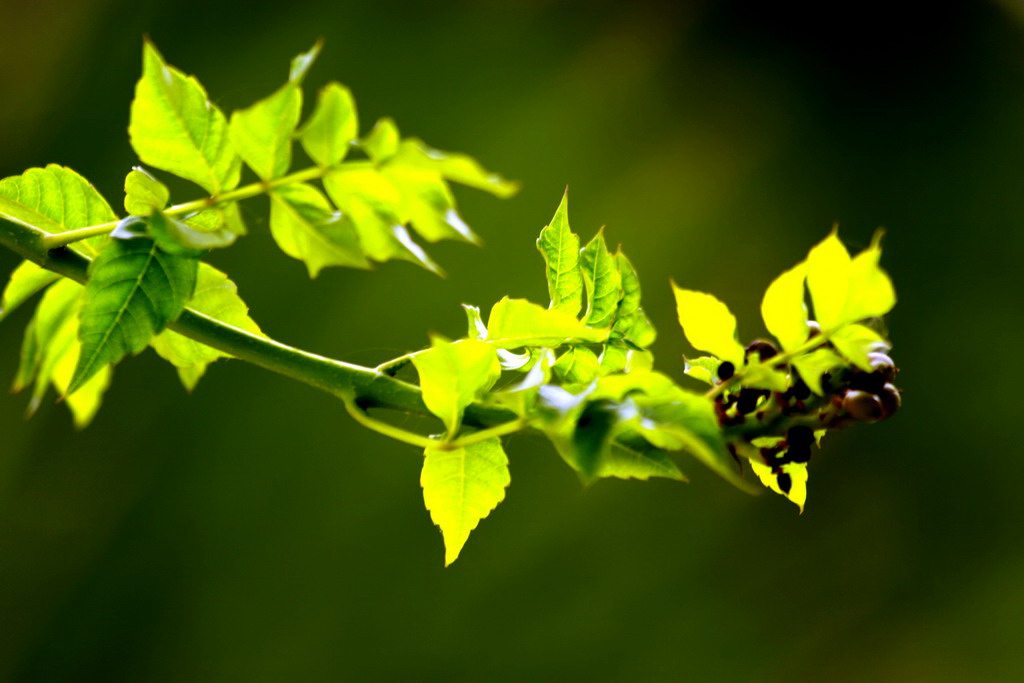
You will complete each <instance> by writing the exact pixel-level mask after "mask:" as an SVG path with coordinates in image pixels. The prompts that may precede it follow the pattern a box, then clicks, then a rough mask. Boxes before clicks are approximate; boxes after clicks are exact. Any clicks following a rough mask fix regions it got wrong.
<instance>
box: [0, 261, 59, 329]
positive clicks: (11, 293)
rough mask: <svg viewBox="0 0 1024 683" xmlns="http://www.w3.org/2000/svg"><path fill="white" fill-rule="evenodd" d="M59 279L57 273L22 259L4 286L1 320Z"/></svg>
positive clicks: (0, 303) (0, 305)
mask: <svg viewBox="0 0 1024 683" xmlns="http://www.w3.org/2000/svg"><path fill="white" fill-rule="evenodd" d="M59 279H60V275H57V273H54V272H52V271H49V270H45V269H43V268H40V267H39V266H37V265H36V264H34V263H32V262H31V261H22V262H21V263H20V264H19V265H18V267H17V268H15V269H14V272H13V273H11V279H10V280H9V281H8V282H7V286H6V287H5V288H4V293H3V297H2V299H0V320H3V319H4V318H6V317H7V316H9V315H10V314H11V313H13V312H14V310H15V309H16V308H18V307H19V306H21V305H22V304H23V303H25V302H26V301H28V300H29V299H31V298H32V297H33V296H35V295H36V294H37V293H39V292H40V291H42V290H44V289H46V287H48V286H49V285H51V284H52V283H54V282H56V281H57V280H59Z"/></svg>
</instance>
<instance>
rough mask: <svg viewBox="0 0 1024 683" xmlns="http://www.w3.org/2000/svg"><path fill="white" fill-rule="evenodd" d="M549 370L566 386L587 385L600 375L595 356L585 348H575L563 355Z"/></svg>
mask: <svg viewBox="0 0 1024 683" xmlns="http://www.w3.org/2000/svg"><path fill="white" fill-rule="evenodd" d="M551 369H552V370H553V371H554V373H555V375H556V376H558V377H559V378H560V379H561V380H562V381H564V382H566V383H567V384H589V383H590V382H592V381H594V379H595V378H596V377H597V376H598V375H599V374H601V364H600V362H599V361H598V360H597V356H596V355H594V352H593V351H591V350H590V349H588V348H587V347H585V346H575V347H573V348H571V349H569V350H568V351H566V352H565V353H563V354H562V355H561V357H559V359H558V361H557V362H555V364H554V366H553V367H552V368H551Z"/></svg>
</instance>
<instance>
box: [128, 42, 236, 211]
mask: <svg viewBox="0 0 1024 683" xmlns="http://www.w3.org/2000/svg"><path fill="white" fill-rule="evenodd" d="M128 133H129V135H130V136H131V143H132V147H133V148H134V149H135V153H136V154H138V155H139V159H141V160H142V161H143V163H146V164H149V165H150V166H153V167H154V168H159V169H161V170H163V171H168V172H170V173H173V174H175V175H177V176H180V177H182V178H185V179H187V180H191V181H192V182H194V183H196V184H198V185H200V186H201V187H203V188H205V189H206V190H207V191H208V192H210V193H211V194H217V193H219V192H222V191H224V190H230V189H232V188H234V187H235V186H236V185H237V184H238V180H239V173H240V171H241V162H240V160H239V158H238V157H237V156H236V155H235V152H234V150H233V149H232V148H231V143H230V141H229V139H228V138H229V136H228V125H227V121H226V120H225V119H224V114H222V113H221V111H220V109H218V108H217V106H216V105H215V104H213V103H212V102H211V101H210V100H209V99H208V98H207V96H206V91H205V90H204V89H203V86H202V85H200V84H199V81H197V80H196V79H195V77H193V76H186V75H185V74H183V73H182V72H180V71H178V70H177V69H175V68H174V67H171V66H168V65H167V63H166V62H165V61H164V58H163V57H162V56H161V55H160V53H159V52H158V51H157V49H156V47H155V46H154V45H153V44H152V43H150V42H149V41H146V45H145V47H144V48H143V56H142V78H141V79H140V80H139V82H138V85H137V86H136V87H135V100H134V101H133V102H132V108H131V123H130V124H129V125H128Z"/></svg>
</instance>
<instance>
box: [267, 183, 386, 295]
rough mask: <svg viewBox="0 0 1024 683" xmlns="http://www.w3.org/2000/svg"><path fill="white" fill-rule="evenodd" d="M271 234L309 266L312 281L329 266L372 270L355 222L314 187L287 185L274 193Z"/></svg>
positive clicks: (272, 195) (295, 256) (271, 211)
mask: <svg viewBox="0 0 1024 683" xmlns="http://www.w3.org/2000/svg"><path fill="white" fill-rule="evenodd" d="M270 232H271V234H273V236H274V240H275V241H276V242H277V245H278V246H279V247H281V251H283V252H284V253H286V254H288V255H289V256H291V257H292V258H297V259H299V260H301V261H304V262H305V263H306V267H307V268H308V270H309V276H310V277H313V278H315V277H316V276H317V275H318V274H319V273H320V271H321V270H322V269H323V268H325V267H327V266H347V267H350V268H369V267H370V262H369V261H367V260H366V257H365V256H364V255H363V250H362V248H361V246H360V244H359V235H358V234H357V233H356V228H355V226H354V225H353V224H352V221H350V220H348V218H346V217H344V216H342V215H341V214H340V213H338V212H337V211H335V210H334V208H333V207H332V206H331V205H330V202H328V201H327V198H326V197H324V196H323V194H321V193H320V191H319V190H317V189H316V188H315V187H313V186H312V185H307V184H304V183H303V184H296V185H288V186H285V187H280V188H277V189H275V190H274V191H273V192H272V193H271V195H270Z"/></svg>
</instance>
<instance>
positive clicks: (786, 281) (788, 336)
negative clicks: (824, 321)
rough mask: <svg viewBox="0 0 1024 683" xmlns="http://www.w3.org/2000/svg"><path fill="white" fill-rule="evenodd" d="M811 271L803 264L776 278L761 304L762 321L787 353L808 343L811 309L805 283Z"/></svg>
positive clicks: (769, 286)
mask: <svg viewBox="0 0 1024 683" xmlns="http://www.w3.org/2000/svg"><path fill="white" fill-rule="evenodd" d="M806 279H807V267H806V265H805V264H803V263H800V264H798V265H797V266H795V267H793V268H790V269H789V270H787V271H786V272H785V273H783V274H782V275H780V276H779V277H777V278H775V280H774V281H773V282H772V283H771V284H770V285H768V289H767V290H766V291H765V293H764V298H763V299H762V300H761V317H762V318H763V319H764V324H765V327H767V328H768V331H769V332H771V333H772V335H774V336H775V338H776V339H778V340H779V344H781V345H782V348H783V349H785V350H787V351H792V350H794V349H796V348H797V347H799V346H800V345H801V344H803V343H804V342H805V341H807V335H808V333H809V332H810V330H809V329H808V327H807V305H806V304H805V303H804V281H805V280H806Z"/></svg>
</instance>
